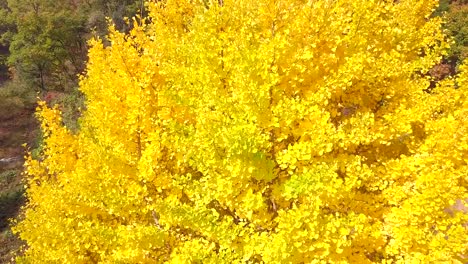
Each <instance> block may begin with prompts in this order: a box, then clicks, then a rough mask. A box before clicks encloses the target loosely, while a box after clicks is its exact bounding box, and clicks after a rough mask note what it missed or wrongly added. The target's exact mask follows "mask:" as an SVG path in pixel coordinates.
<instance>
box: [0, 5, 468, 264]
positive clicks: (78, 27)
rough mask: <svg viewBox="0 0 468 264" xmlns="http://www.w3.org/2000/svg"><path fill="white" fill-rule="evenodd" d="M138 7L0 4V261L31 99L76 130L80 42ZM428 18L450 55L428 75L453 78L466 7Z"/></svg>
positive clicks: (467, 49)
mask: <svg viewBox="0 0 468 264" xmlns="http://www.w3.org/2000/svg"><path fill="white" fill-rule="evenodd" d="M142 6H143V2H142V1H140V0H109V1H105V0H62V1H54V0H0V35H1V38H0V40H1V46H0V86H1V87H0V263H6V262H8V261H9V260H10V259H11V257H12V256H13V255H14V254H16V253H17V252H18V251H19V248H20V246H21V244H22V243H21V242H20V241H19V240H18V239H17V238H16V237H15V236H14V235H13V234H12V232H11V230H10V228H9V223H8V221H7V219H9V218H12V217H16V216H17V215H18V210H19V206H20V205H21V204H22V203H23V202H24V198H23V191H24V190H23V185H22V183H21V180H20V178H21V177H20V172H21V169H22V168H21V165H22V155H23V154H22V153H23V150H24V149H23V148H22V147H21V144H23V143H27V144H28V146H29V147H30V148H31V149H32V153H33V154H34V153H35V152H38V151H39V150H40V147H41V135H40V133H38V132H37V124H36V122H35V120H34V117H33V112H34V109H35V107H36V101H37V98H38V97H39V98H41V99H43V100H45V101H46V102H47V103H49V104H50V105H55V104H59V105H60V108H61V110H62V111H63V114H64V116H63V122H64V124H65V125H66V126H67V127H68V128H70V129H71V130H76V129H77V127H78V125H79V124H78V123H77V118H78V117H79V114H80V111H79V109H80V108H81V107H83V100H84V99H83V96H82V95H81V94H80V92H79V91H78V90H77V87H78V81H79V78H78V76H79V74H80V73H82V72H83V70H84V68H85V65H86V62H87V51H88V45H87V41H88V40H89V39H90V38H91V37H93V36H98V37H101V38H104V36H105V35H106V34H107V25H108V22H107V19H108V18H109V19H111V20H112V22H113V23H114V24H115V27H116V28H117V29H118V30H119V31H123V32H128V31H129V30H130V26H129V24H128V23H127V22H126V19H125V18H126V17H132V16H135V15H140V16H144V15H145V14H144V12H143V11H142ZM434 16H444V17H445V20H446V24H445V25H444V27H445V30H446V34H447V35H449V36H451V37H452V38H453V42H452V44H451V48H450V51H449V54H448V55H447V56H446V57H445V58H444V59H443V61H442V62H441V63H440V64H439V65H436V66H435V67H434V68H433V69H432V70H431V71H430V75H431V77H432V78H433V80H434V82H435V81H439V80H442V79H444V78H447V77H448V76H454V75H455V74H456V73H457V69H458V66H459V65H460V63H461V61H462V60H463V59H465V58H467V57H468V1H466V0H459V1H449V0H442V1H440V6H439V9H438V10H437V11H436V12H435V13H434ZM104 44H105V45H106V42H105V41H104Z"/></svg>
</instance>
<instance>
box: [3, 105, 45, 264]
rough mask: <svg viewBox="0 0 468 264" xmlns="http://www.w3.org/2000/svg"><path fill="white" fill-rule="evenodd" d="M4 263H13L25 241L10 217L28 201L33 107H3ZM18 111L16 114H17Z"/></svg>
mask: <svg viewBox="0 0 468 264" xmlns="http://www.w3.org/2000/svg"><path fill="white" fill-rule="evenodd" d="M2 112H3V115H2V114H0V263H10V262H11V261H12V258H13V257H14V256H15V255H17V254H18V253H20V248H21V246H22V245H23V242H22V241H21V240H20V239H19V238H18V237H16V236H15V235H14V234H13V233H12V231H11V223H10V219H15V218H18V217H19V215H20V208H21V206H22V205H23V204H24V202H25V198H24V195H23V194H24V188H23V183H22V180H21V172H22V167H23V162H24V158H23V157H24V154H25V153H24V151H25V149H24V147H22V144H24V143H27V144H28V145H29V146H31V145H32V144H33V142H34V139H35V137H36V132H35V131H36V130H37V122H36V121H35V118H34V115H33V113H34V111H33V109H0V113H2ZM13 113H14V114H13ZM2 117H3V118H2Z"/></svg>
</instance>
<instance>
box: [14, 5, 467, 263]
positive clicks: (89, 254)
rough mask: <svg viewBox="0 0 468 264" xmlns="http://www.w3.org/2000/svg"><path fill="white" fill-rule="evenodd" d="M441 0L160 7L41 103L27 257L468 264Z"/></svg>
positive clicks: (461, 167) (463, 82)
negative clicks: (74, 108)
mask: <svg viewBox="0 0 468 264" xmlns="http://www.w3.org/2000/svg"><path fill="white" fill-rule="evenodd" d="M437 2H438V1H435V0H400V1H389V0H385V1H370V0H355V1H348V0H335V1H329V0H316V1H306V0H219V1H214V0H213V1H211V0H165V1H152V2H149V3H148V4H147V7H148V9H149V13H150V15H149V17H148V18H147V19H144V20H141V21H138V22H137V21H135V23H134V27H133V29H132V30H131V32H130V33H129V34H127V35H125V34H123V33H120V32H117V31H116V30H114V29H113V28H112V27H111V30H110V32H111V33H110V35H109V36H108V38H109V40H110V43H111V45H110V46H104V45H103V44H102V42H101V41H99V40H94V41H92V42H91V46H92V47H91V49H90V51H89V58H90V60H89V62H88V67H87V72H86V76H84V77H83V78H82V79H81V83H80V88H81V91H82V92H83V93H84V94H85V95H86V99H87V100H86V110H85V111H84V113H83V117H82V118H81V120H80V124H81V128H80V130H79V131H78V132H77V133H76V134H73V133H71V132H70V131H69V130H67V128H66V127H64V126H62V125H61V121H60V113H59V111H58V110H57V109H50V108H48V107H47V106H46V105H44V104H43V103H41V106H40V110H39V111H38V115H39V117H40V119H41V120H42V129H43V131H44V134H45V137H46V139H45V143H44V153H43V156H42V159H41V160H33V159H32V158H29V159H28V160H27V163H26V165H27V169H28V175H29V180H28V189H27V195H28V198H29V203H28V204H27V205H26V206H25V218H24V220H22V221H21V222H20V223H18V225H17V226H16V228H15V230H16V232H18V233H19V234H20V236H21V238H22V239H24V240H26V241H27V244H28V248H27V250H26V253H25V256H24V257H21V258H19V259H18V261H19V262H21V261H23V262H25V263H73V264H75V263H163V262H168V263H254V262H264V263H462V262H463V260H462V256H463V255H465V256H466V254H467V253H468V252H467V248H468V231H467V228H466V223H467V222H468V215H466V214H463V213H461V212H459V211H456V210H453V209H451V206H452V205H453V204H454V203H455V202H456V201H458V202H460V201H461V200H464V199H467V198H468V192H467V187H468V177H467V175H468V166H467V162H468V120H467V116H468V103H467V102H468V101H467V95H468V90H467V89H468V66H463V67H462V73H461V74H460V76H457V77H455V78H452V79H447V80H443V81H441V82H440V83H438V84H437V85H436V87H435V88H433V89H432V88H431V89H428V88H429V84H430V83H429V80H428V79H427V78H426V77H425V75H426V73H427V72H428V70H429V69H430V68H431V67H432V66H434V65H435V64H436V63H438V61H439V60H440V59H441V57H442V55H443V54H444V53H445V52H446V49H447V47H448V44H447V42H446V40H445V37H444V35H443V34H442V32H441V27H440V26H441V23H442V21H441V20H440V19H439V18H431V13H432V12H433V10H434V8H435V7H436V5H437Z"/></svg>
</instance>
